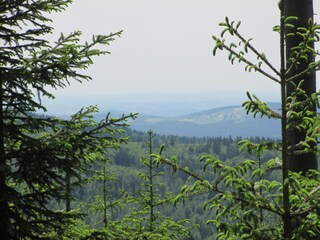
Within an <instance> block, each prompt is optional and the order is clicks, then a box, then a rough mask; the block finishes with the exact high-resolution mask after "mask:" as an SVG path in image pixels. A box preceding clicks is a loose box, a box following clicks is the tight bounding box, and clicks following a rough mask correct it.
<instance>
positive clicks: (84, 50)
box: [0, 0, 121, 239]
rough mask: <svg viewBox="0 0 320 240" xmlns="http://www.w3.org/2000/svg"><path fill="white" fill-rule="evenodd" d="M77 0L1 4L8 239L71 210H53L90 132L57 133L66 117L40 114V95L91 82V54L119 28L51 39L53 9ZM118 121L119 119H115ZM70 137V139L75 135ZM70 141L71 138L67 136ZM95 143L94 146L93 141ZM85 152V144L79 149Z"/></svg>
mask: <svg viewBox="0 0 320 240" xmlns="http://www.w3.org/2000/svg"><path fill="white" fill-rule="evenodd" d="M71 2H72V1H71V0H55V1H51V0H8V1H1V3H0V10H1V11H0V26H1V27H0V39H1V43H0V44H1V45H0V99H1V101H0V105H1V106H0V232H1V237H2V238H3V239H38V238H41V237H40V235H41V234H44V233H45V232H47V231H50V230H52V229H56V230H57V231H58V230H59V228H61V227H62V225H63V224H64V223H65V222H66V221H67V219H68V217H70V214H69V215H66V214H65V213H63V212H59V211H53V210H51V209H49V208H48V203H49V202H50V201H51V200H52V199H58V200H59V199H63V198H64V196H63V195H64V193H65V192H64V191H61V187H62V186H64V183H65V181H64V180H65V173H68V174H70V175H69V177H70V178H72V177H74V176H75V175H78V172H77V171H75V168H76V167H77V166H81V161H82V159H80V158H74V159H69V158H65V156H64V155H63V152H64V151H65V150H66V149H68V148H70V144H74V143H77V144H83V145H85V144H87V143H86V137H85V136H84V138H77V139H74V142H72V143H70V142H67V140H66V139H61V138H60V139H59V138H57V136H60V137H61V135H59V133H60V132H59V130H57V129H58V128H59V127H61V126H62V125H63V123H62V122H61V121H60V120H55V119H51V118H40V117H38V116H37V115H35V113H36V112H37V111H39V110H46V109H45V106H43V104H42V101H41V99H42V98H44V97H45V98H53V97H54V96H53V95H52V94H51V93H50V92H49V91H48V87H51V88H64V87H66V86H68V85H69V84H70V81H71V80H76V81H80V82H81V81H83V80H90V77H89V76H87V75H85V74H83V71H81V73H80V72H79V71H78V70H83V69H86V68H87V67H88V66H89V65H91V64H92V63H93V62H92V57H94V56H98V55H101V54H106V53H108V52H107V51H104V50H100V49H99V48H98V47H97V46H98V45H107V44H109V43H110V42H111V41H112V40H114V38H115V37H116V36H119V35H120V33H121V32H117V33H115V34H110V35H97V36H93V38H92V41H91V42H85V43H81V42H80V36H81V32H79V31H76V32H73V33H71V34H69V35H63V34H62V35H61V36H60V38H59V39H58V40H57V41H56V42H55V43H54V44H53V45H50V43H49V42H48V41H47V40H46V39H47V37H46V35H47V34H50V33H51V32H52V30H53V29H52V27H51V26H50V22H51V19H50V18H49V17H50V13H52V12H59V11H63V10H64V9H65V8H66V7H67V6H68V5H69V4H70V3H71ZM115 125H117V123H116V122H115ZM69 140H70V139H69ZM69 140H68V141H69ZM90 147H92V148H94V147H95V146H90ZM80 151H81V150H80Z"/></svg>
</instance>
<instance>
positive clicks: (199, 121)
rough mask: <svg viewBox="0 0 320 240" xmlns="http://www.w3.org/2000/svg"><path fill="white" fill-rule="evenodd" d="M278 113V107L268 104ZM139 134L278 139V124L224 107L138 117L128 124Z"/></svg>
mask: <svg viewBox="0 0 320 240" xmlns="http://www.w3.org/2000/svg"><path fill="white" fill-rule="evenodd" d="M269 105H270V107H271V108H273V109H274V110H279V106H280V104H277V103H270V104H269ZM131 127H132V128H133V129H136V130H139V131H147V130H149V129H152V130H153V131H154V132H156V133H159V134H166V135H177V136H194V137H219V136H222V137H229V136H231V137H238V136H241V137H255V136H258V137H270V138H279V137H280V120H274V119H268V118H266V117H263V118H260V117H256V118H253V116H252V115H247V114H246V112H245V110H244V108H242V107H241V106H226V107H219V108H213V109H210V110H206V111H202V112H196V113H192V114H188V115H184V116H181V117H159V116H147V115H141V116H139V117H138V118H137V119H136V120H134V121H132V122H131Z"/></svg>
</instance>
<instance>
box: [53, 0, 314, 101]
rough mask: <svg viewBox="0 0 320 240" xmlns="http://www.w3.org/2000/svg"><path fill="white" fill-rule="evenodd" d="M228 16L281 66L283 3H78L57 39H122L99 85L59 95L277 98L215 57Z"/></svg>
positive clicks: (97, 78) (265, 84)
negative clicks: (223, 93) (76, 34)
mask: <svg viewBox="0 0 320 240" xmlns="http://www.w3.org/2000/svg"><path fill="white" fill-rule="evenodd" d="M315 2H317V1H315ZM315 4H316V3H315ZM317 12H319V14H320V7H319V5H316V6H315V13H317ZM225 16H229V18H230V19H233V20H237V21H238V20H241V22H242V24H241V27H240V31H241V32H243V35H244V36H247V37H248V38H251V37H253V38H254V41H253V42H252V43H254V44H255V45H256V46H257V48H258V49H259V50H261V51H262V52H264V53H266V55H267V57H269V59H270V61H271V62H273V63H275V65H276V66H277V65H279V64H278V62H279V61H278V56H279V48H278V46H277V44H278V42H279V40H278V35H277V34H276V33H274V32H272V27H273V26H274V25H276V24H277V23H278V19H279V12H278V7H277V0H241V1H240V0H198V1H195V0H90V1H89V0H75V1H74V3H73V4H72V5H70V6H69V7H68V8H67V10H66V11H65V12H62V13H58V14H54V15H53V20H54V24H53V26H54V27H55V30H56V33H60V32H64V33H69V32H71V31H73V30H81V31H82V32H83V37H84V39H89V38H90V36H91V35H92V34H109V33H111V32H116V31H119V30H124V32H123V35H122V36H121V38H119V39H117V40H116V41H115V42H113V43H112V44H111V45H110V46H108V48H107V49H108V50H109V51H110V52H111V55H106V56H102V57H99V58H96V59H95V64H94V66H91V67H90V69H89V70H88V72H87V73H88V74H89V75H91V76H92V77H93V81H90V82H88V83H83V84H77V83H73V84H72V86H71V87H69V88H66V89H64V90H59V91H58V92H57V93H56V94H58V95H109V94H119V93H146V92H149V93H150V92H151V93H153V92H154V93H159V92H160V93H182V92H183V93H185V92H187V93H191V92H193V93H201V92H214V91H220V90H236V91H238V90H239V91H243V92H245V91H246V90H249V91H253V92H255V91H256V92H261V91H274V92H276V91H278V86H277V84H276V83H274V82H271V81H269V80H267V79H265V78H263V77H261V76H260V75H259V74H257V73H246V72H245V71H244V66H243V65H238V64H236V65H231V63H229V61H228V60H227V54H226V53H224V52H219V54H218V55H217V56H216V57H214V56H213V55H212V49H213V47H214V41H213V39H212V38H211V36H212V35H218V34H219V33H220V31H221V28H220V27H219V22H221V21H223V20H224V18H225ZM317 18H318V17H317V16H316V20H317Z"/></svg>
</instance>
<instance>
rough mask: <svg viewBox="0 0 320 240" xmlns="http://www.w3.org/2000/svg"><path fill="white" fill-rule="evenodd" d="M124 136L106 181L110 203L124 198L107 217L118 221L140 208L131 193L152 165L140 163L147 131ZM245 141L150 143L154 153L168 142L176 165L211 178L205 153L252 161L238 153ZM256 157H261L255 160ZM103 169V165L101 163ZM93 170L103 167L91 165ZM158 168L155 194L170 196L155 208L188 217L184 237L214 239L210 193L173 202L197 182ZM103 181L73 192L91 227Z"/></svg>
mask: <svg viewBox="0 0 320 240" xmlns="http://www.w3.org/2000/svg"><path fill="white" fill-rule="evenodd" d="M126 135H127V136H128V137H129V140H128V142H127V143H126V144H125V145H124V146H122V147H121V149H119V150H117V151H112V152H110V153H109V154H108V156H109V160H110V161H109V163H108V165H107V172H108V174H109V175H113V176H114V178H112V179H110V181H108V183H107V188H108V202H109V201H110V202H112V201H118V200H121V201H122V202H121V204H120V203H119V202H118V203H119V205H118V207H116V208H112V207H111V206H110V209H108V221H109V222H111V221H119V222H121V220H122V219H124V218H125V216H126V215H130V214H132V212H131V211H134V209H136V208H137V207H138V205H137V204H136V203H132V202H131V201H130V200H131V199H130V198H129V201H128V196H127V194H130V195H131V196H135V197H137V196H139V191H141V190H142V189H143V186H144V182H143V179H141V177H140V176H141V175H140V174H141V173H144V174H147V172H148V166H146V165H145V164H144V162H143V161H141V160H142V159H143V158H148V156H149V134H148V133H143V132H138V131H134V130H130V129H128V130H127V132H126ZM241 140H242V139H241V138H240V137H239V138H237V139H232V138H222V137H220V138H195V137H192V138H190V137H177V136H165V135H157V134H152V145H153V148H154V150H155V151H158V150H159V149H160V147H161V145H162V144H164V150H163V156H165V157H168V158H171V157H173V156H175V157H176V159H177V163H178V164H179V165H181V166H188V168H190V169H192V170H193V171H194V172H195V173H196V174H198V175H200V176H204V177H208V178H210V172H209V173H206V172H203V171H202V169H203V166H204V164H203V163H201V162H200V161H199V158H200V157H201V156H203V155H205V154H208V153H209V154H213V155H215V156H217V157H218V158H220V159H222V160H223V161H225V162H227V163H228V164H230V165H236V164H237V163H239V162H241V161H243V160H244V159H249V158H250V155H249V154H248V153H246V152H240V151H239V146H238V142H240V141H241ZM251 140H254V141H255V142H257V143H261V142H263V141H267V139H263V138H262V139H260V138H253V139H251ZM275 157H277V153H276V152H274V153H269V154H266V155H265V156H263V158H261V159H260V161H261V163H264V162H266V161H267V160H268V159H271V158H275ZM256 160H257V161H258V159H256ZM100 167H101V166H100ZM93 168H94V169H95V170H97V169H98V168H99V166H94V167H93ZM154 171H155V172H157V173H160V172H161V174H159V176H156V177H155V179H154V185H155V187H154V192H156V193H157V194H158V195H159V196H161V197H162V198H164V196H169V195H170V196H171V200H170V201H169V199H168V201H167V202H166V203H165V204H163V205H160V206H157V207H156V211H159V213H160V214H161V215H162V216H165V217H170V218H172V219H173V220H174V221H176V222H178V221H181V220H185V219H188V221H189V223H188V224H186V226H185V227H187V228H191V229H190V236H189V238H186V239H215V235H216V228H215V227H214V226H213V225H212V224H207V221H209V220H210V219H214V212H212V211H210V210H209V209H208V207H204V202H205V200H206V199H207V198H208V193H202V194H197V195H194V196H190V197H188V198H187V199H185V200H184V201H178V202H175V203H174V196H176V195H177V194H179V192H180V189H181V187H182V186H183V185H184V184H186V183H188V182H189V184H191V183H192V182H193V181H192V180H191V179H190V180H188V178H189V176H188V175H187V174H186V173H183V172H177V173H175V174H172V169H171V168H170V167H166V166H164V167H163V166H161V167H156V168H155V170H154ZM102 189H103V187H102V181H101V179H100V180H99V178H98V179H97V180H94V181H92V182H90V184H88V185H86V186H82V187H79V188H75V189H74V190H73V193H72V194H73V197H74V200H73V206H74V208H77V207H80V208H81V209H82V210H81V211H82V212H85V213H89V214H88V215H87V216H86V217H85V222H86V224H88V225H89V226H90V227H94V226H96V225H97V223H99V222H100V223H101V222H102V219H103V212H101V211H99V210H97V209H96V210H95V211H91V212H90V211H88V209H89V207H88V206H92V205H93V204H97V203H96V199H97V196H101V195H102V192H103V191H102Z"/></svg>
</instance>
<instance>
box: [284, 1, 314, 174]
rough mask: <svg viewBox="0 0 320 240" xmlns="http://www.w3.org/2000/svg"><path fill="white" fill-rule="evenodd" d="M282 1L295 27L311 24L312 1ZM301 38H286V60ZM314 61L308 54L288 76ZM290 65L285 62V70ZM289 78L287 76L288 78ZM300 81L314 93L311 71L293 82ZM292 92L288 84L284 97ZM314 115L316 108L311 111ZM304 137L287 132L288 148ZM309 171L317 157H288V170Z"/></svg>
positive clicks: (309, 91)
mask: <svg viewBox="0 0 320 240" xmlns="http://www.w3.org/2000/svg"><path fill="white" fill-rule="evenodd" d="M283 1H284V17H285V18H286V17H288V16H296V17H298V20H297V21H296V22H295V27H296V28H297V27H304V28H308V21H312V22H313V0H283ZM301 40H302V39H301V37H300V36H299V35H295V36H294V37H292V36H291V37H286V59H287V60H288V59H289V58H290V56H291V49H292V47H295V46H298V45H299V43H300V42H301ZM310 47H312V48H314V44H313V43H310ZM313 61H314V56H312V55H311V54H309V56H308V61H306V62H303V61H301V64H300V65H299V66H297V67H296V68H294V69H293V70H292V71H291V73H290V76H293V75H296V74H298V73H300V72H302V71H303V70H305V69H306V68H307V67H308V65H309V64H310V63H311V62H313ZM289 66H290V63H288V61H287V69H288V67H289ZM290 76H287V78H288V77H290ZM301 80H304V85H303V86H302V87H303V90H304V91H305V92H306V93H307V95H308V96H310V95H311V94H312V93H315V92H316V74H315V71H312V72H311V73H309V74H305V75H303V76H302V77H301V78H299V79H296V80H294V82H295V84H298V83H299V82H300V81H301ZM293 91H294V87H293V85H292V84H290V83H288V84H287V88H286V96H287V97H288V96H290V95H291V94H292V93H293ZM312 110H313V111H314V113H316V106H314V108H313V109H312ZM305 136H306V133H305V132H303V131H302V132H301V131H298V130H295V131H291V130H290V131H288V146H291V145H294V144H297V143H299V142H300V141H302V140H304V139H305ZM309 169H318V161H317V156H316V155H315V154H313V153H306V154H299V155H293V154H290V156H289V170H291V171H294V172H300V171H302V172H303V173H306V172H307V171H308V170H309Z"/></svg>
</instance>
